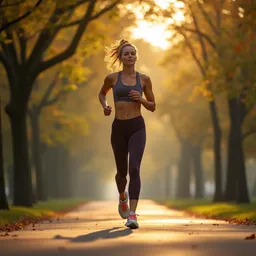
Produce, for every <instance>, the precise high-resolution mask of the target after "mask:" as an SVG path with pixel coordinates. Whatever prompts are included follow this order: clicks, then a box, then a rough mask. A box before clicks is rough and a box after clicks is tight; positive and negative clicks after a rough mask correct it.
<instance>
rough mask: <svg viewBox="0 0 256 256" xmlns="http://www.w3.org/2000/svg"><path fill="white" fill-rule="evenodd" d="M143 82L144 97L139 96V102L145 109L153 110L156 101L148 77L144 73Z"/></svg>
mask: <svg viewBox="0 0 256 256" xmlns="http://www.w3.org/2000/svg"><path fill="white" fill-rule="evenodd" d="M143 82H144V86H143V91H144V94H145V97H146V99H143V98H141V100H140V102H141V104H142V105H143V106H144V107H145V108H146V109H147V110H149V111H152V112H154V111H155V110H156V102H155V96H154V93H153V89H152V82H151V79H150V77H148V76H146V75H144V79H143Z"/></svg>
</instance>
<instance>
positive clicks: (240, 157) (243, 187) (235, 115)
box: [225, 99, 250, 203]
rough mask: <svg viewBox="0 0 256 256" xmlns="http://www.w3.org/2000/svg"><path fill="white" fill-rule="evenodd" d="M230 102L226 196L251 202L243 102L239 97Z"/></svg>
mask: <svg viewBox="0 0 256 256" xmlns="http://www.w3.org/2000/svg"><path fill="white" fill-rule="evenodd" d="M228 103H229V115H230V133H229V143H228V169H227V180H226V194H225V196H226V200H228V201H235V200H236V202H237V203H249V202H250V200H249V194H248V187H247V180H246V170H245V161H244V150H243V140H242V120H243V117H242V110H241V108H242V103H241V101H240V100H239V99H230V100H229V101H228Z"/></svg>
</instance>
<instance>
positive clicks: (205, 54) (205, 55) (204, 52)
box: [190, 6, 208, 62]
mask: <svg viewBox="0 0 256 256" xmlns="http://www.w3.org/2000/svg"><path fill="white" fill-rule="evenodd" d="M190 11H191V15H192V18H193V21H194V24H195V28H196V31H198V33H197V35H198V40H199V43H200V46H201V50H202V56H203V59H204V60H205V62H208V54H207V51H206V47H205V43H204V40H203V39H202V35H201V34H200V33H201V31H200V28H199V24H198V22H197V18H196V16H195V15H194V13H193V10H192V7H191V6H190Z"/></svg>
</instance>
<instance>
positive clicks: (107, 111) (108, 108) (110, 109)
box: [103, 106, 112, 116]
mask: <svg viewBox="0 0 256 256" xmlns="http://www.w3.org/2000/svg"><path fill="white" fill-rule="evenodd" d="M103 111H104V115H105V116H110V114H111V111H112V107H110V106H105V107H104V108H103Z"/></svg>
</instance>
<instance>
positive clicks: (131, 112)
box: [115, 101, 141, 120]
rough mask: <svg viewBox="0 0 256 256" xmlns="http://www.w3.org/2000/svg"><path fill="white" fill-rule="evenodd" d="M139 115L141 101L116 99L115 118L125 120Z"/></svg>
mask: <svg viewBox="0 0 256 256" xmlns="http://www.w3.org/2000/svg"><path fill="white" fill-rule="evenodd" d="M140 115H141V103H139V102H129V101H128V102H127V101H117V102H116V103H115V118H116V119H120V120H126V119H131V118H135V117H137V116H140Z"/></svg>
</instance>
